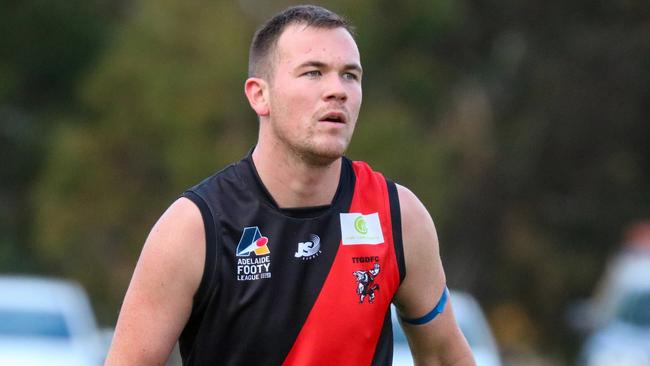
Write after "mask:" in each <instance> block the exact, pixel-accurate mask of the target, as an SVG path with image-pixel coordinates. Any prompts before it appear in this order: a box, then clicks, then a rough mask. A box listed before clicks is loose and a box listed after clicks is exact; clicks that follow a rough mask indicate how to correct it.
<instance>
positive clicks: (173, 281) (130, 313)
mask: <svg viewBox="0 0 650 366" xmlns="http://www.w3.org/2000/svg"><path fill="white" fill-rule="evenodd" d="M204 260H205V233H204V229H203V224H202V219H201V214H200V212H199V210H198V208H197V207H196V206H195V205H194V204H193V203H192V202H191V201H189V200H187V199H185V198H181V199H179V200H178V201H176V202H175V203H174V204H172V206H171V207H170V208H169V209H168V210H167V211H166V212H165V213H164V214H163V215H162V217H161V218H160V220H159V221H158V222H157V223H156V225H154V227H153V229H152V230H151V233H150V234H149V236H148V238H147V240H146V242H145V245H144V247H143V249H142V253H141V254H140V258H139V259H138V263H137V265H136V269H135V271H134V273H133V277H132V279H131V283H130V285H129V288H128V290H127V293H126V296H125V298H124V303H123V304H122V309H121V311H120V316H119V319H118V322H117V326H116V329H115V336H114V341H113V345H112V346H111V351H110V353H109V357H108V361H107V364H113V362H114V364H122V363H123V362H127V363H129V364H131V363H137V364H153V365H156V364H164V363H165V361H166V359H167V358H168V356H169V353H170V352H171V350H172V348H173V346H174V344H175V343H176V340H177V339H178V337H179V335H180V332H181V331H182V329H183V327H184V326H185V323H186V322H187V319H188V318H189V315H190V312H191V310H192V302H193V297H194V293H195V292H196V290H197V288H198V286H199V283H200V281H201V276H202V273H203V267H204Z"/></svg>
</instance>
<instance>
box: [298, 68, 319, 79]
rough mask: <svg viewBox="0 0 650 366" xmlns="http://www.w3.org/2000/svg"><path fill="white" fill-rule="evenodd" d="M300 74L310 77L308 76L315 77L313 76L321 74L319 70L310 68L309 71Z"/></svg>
mask: <svg viewBox="0 0 650 366" xmlns="http://www.w3.org/2000/svg"><path fill="white" fill-rule="evenodd" d="M302 75H303V76H307V77H310V78H315V77H319V76H321V72H320V71H319V70H310V71H307V72H306V73H304V74H302Z"/></svg>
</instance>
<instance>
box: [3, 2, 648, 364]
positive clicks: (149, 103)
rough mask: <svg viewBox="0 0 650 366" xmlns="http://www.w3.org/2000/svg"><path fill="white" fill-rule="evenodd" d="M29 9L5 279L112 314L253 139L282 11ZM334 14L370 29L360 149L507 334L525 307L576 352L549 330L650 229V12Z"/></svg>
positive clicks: (438, 8) (457, 283) (11, 23)
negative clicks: (409, 193)
mask: <svg viewBox="0 0 650 366" xmlns="http://www.w3.org/2000/svg"><path fill="white" fill-rule="evenodd" d="M20 4H21V5H16V4H3V5H2V10H3V11H2V12H0V14H2V20H6V21H4V22H0V24H1V25H0V26H1V27H3V28H2V30H3V32H0V34H2V36H1V38H0V41H1V42H2V43H1V44H3V46H6V47H0V49H2V50H4V51H2V52H4V53H3V54H2V58H0V60H2V61H0V81H2V82H1V83H0V84H1V85H0V103H1V104H0V127H1V130H0V132H1V133H2V135H1V136H0V138H2V152H3V157H4V156H8V157H9V159H7V162H6V167H8V169H5V170H4V171H3V173H2V174H3V175H2V185H0V197H2V199H3V204H2V207H0V215H2V216H1V217H2V218H3V220H2V226H1V227H0V228H1V229H2V231H1V232H2V235H1V236H0V244H1V245H2V246H1V248H2V250H1V251H0V254H2V258H7V259H6V260H5V259H2V260H0V266H1V267H0V268H2V269H4V270H15V269H19V270H20V269H21V268H20V267H21V265H16V263H17V262H20V263H28V264H27V266H26V267H25V266H22V269H23V270H30V269H31V268H34V267H36V266H44V268H46V269H47V270H48V271H51V272H53V273H58V274H62V275H67V276H73V277H75V278H78V279H80V280H81V281H82V282H83V283H84V284H85V285H86V286H87V287H88V288H89V289H91V290H92V292H93V296H94V298H95V299H96V304H97V305H98V306H99V310H100V312H101V315H102V319H103V320H104V321H105V322H112V321H114V319H115V316H116V314H117V310H118V307H119V305H118V304H119V301H120V300H121V298H122V296H123V293H124V291H125V289H126V286H127V284H128V279H129V278H130V275H131V273H132V270H133V266H134V264H135V261H136V259H137V255H138V253H139V251H140V249H141V246H142V242H143V240H144V238H145V237H146V234H147V230H148V229H149V228H150V227H151V226H152V224H153V223H154V221H155V220H156V218H157V217H158V216H159V215H160V213H161V212H162V211H163V210H164V209H165V207H166V206H168V205H169V204H170V203H171V202H172V201H173V200H174V199H175V198H176V197H177V196H178V195H179V194H180V193H181V192H182V191H183V190H184V189H186V188H187V187H189V186H191V185H192V184H194V183H196V182H198V181H199V180H200V179H202V178H203V177H205V176H207V175H209V174H210V173H211V172H213V171H214V170H217V169H220V168H221V167H223V166H224V165H225V164H227V163H228V162H230V161H233V160H236V159H238V158H239V157H240V156H242V155H244V154H245V153H246V151H247V150H248V149H249V148H250V147H251V146H252V145H253V144H254V141H255V136H256V131H257V121H256V119H255V116H254V114H253V112H252V111H251V110H250V108H249V107H248V105H247V103H246V101H245V98H244V96H243V90H242V86H243V82H244V80H245V77H246V62H247V48H248V43H249V40H250V37H251V36H252V33H253V31H254V29H255V27H256V26H257V24H258V23H259V22H261V21H262V20H263V19H265V18H266V17H268V16H269V15H270V14H272V13H274V12H275V11H277V10H279V9H281V8H282V7H284V6H285V5H288V4H289V2H288V1H283V2H263V4H262V3H258V2H254V1H250V0H239V1H238V2H230V1H207V0H203V1H195V2H191V3H188V2H182V1H173V0H165V1H153V0H141V1H137V2H136V1H134V2H132V3H130V2H129V3H127V2H122V3H109V2H106V3H104V2H102V1H99V0H96V1H95V2H87V1H86V2H84V1H72V2H66V3H65V4H68V5H61V4H55V3H51V2H44V1H31V2H23V3H20ZM62 4H63V3H62ZM109 4H112V5H109ZM115 4H118V5H115ZM322 4H323V5H325V6H327V7H331V8H332V9H333V10H335V11H339V12H341V13H343V14H345V15H347V16H348V17H349V18H350V19H351V20H352V22H353V23H354V24H355V25H356V26H357V28H358V30H357V40H358V44H359V47H360V50H361V53H362V62H363V66H364V106H363V108H362V112H361V116H360V120H359V124H358V128H357V132H356V134H355V138H354V141H353V144H352V146H351V149H350V152H349V155H350V156H351V157H352V158H354V159H361V160H367V161H369V162H370V163H371V164H372V165H373V166H374V167H376V168H378V169H379V170H381V171H383V172H384V173H385V174H386V175H387V176H389V177H391V178H393V179H395V180H396V181H398V182H400V183H402V184H404V185H406V186H408V187H409V188H411V189H412V190H413V191H414V192H415V193H416V194H417V195H418V196H419V197H420V198H421V199H422V200H423V202H424V203H425V204H426V205H427V206H428V207H429V209H430V211H431V213H432V215H433V216H434V219H435V221H436V223H437V226H438V230H439V236H440V238H441V251H442V255H443V261H444V263H445V266H446V270H447V274H448V280H449V283H450V285H452V286H454V287H462V288H465V289H469V290H471V291H472V292H474V293H476V294H477V295H478V296H479V298H480V299H481V300H482V302H483V303H484V304H486V305H487V307H488V310H490V313H491V314H492V315H493V316H492V321H493V324H494V325H495V326H496V330H497V332H499V329H501V328H500V327H504V324H505V322H506V321H507V319H504V317H503V316H501V315H500V314H508V313H510V314H511V313H513V312H512V311H511V312H507V311H503V309H510V308H511V307H512V304H515V305H516V310H515V312H517V314H520V315H521V316H522V317H523V318H525V321H522V323H526V322H528V321H529V322H530V324H533V325H534V327H535V331H534V332H532V333H531V334H533V336H532V338H531V339H528V341H530V342H532V343H537V344H538V345H542V346H545V347H547V349H551V350H555V351H558V350H561V351H563V350H562V347H563V345H565V344H570V343H567V342H566V341H567V340H570V339H569V335H568V334H567V333H566V332H561V333H560V335H559V336H558V335H557V329H558V327H562V325H559V324H557V322H556V321H554V320H556V319H560V318H562V313H563V311H564V306H565V305H566V304H567V303H568V302H569V301H571V300H573V299H575V298H577V297H582V296H585V295H587V294H588V293H589V291H590V289H591V286H592V284H593V282H594V280H595V279H596V278H597V276H598V274H599V273H600V271H601V269H602V263H603V262H604V260H605V259H606V256H607V254H608V253H610V252H612V251H614V250H615V246H614V245H615V244H616V242H617V240H618V235H619V232H620V229H621V227H622V226H623V225H624V224H625V223H626V222H628V221H630V220H632V219H635V218H638V217H644V216H650V212H649V211H650V202H648V197H650V194H648V188H647V187H650V181H649V180H650V171H648V169H647V167H648V166H650V144H648V143H647V141H648V140H650V124H648V123H647V116H648V115H649V113H648V112H650V111H648V106H649V105H650V100H649V99H650V89H648V85H650V73H648V72H647V71H648V69H649V66H650V64H648V60H650V57H648V56H650V44H649V43H648V40H650V34H649V29H648V27H647V24H648V22H647V20H648V15H649V14H650V8H649V7H648V5H647V3H644V2H615V1H602V2H583V1H575V2H560V1H551V2H544V3H534V2H522V3H514V2H506V1H503V0H465V1H451V0H435V1H418V0H410V1H404V2H388V1H383V0H382V1H369V0H363V1H356V2H343V1H329V2H322ZM4 10H6V11H4ZM8 14H18V15H20V16H15V17H12V16H11V15H8ZM114 23H115V25H113V24H114ZM7 50H11V52H8V51H7ZM3 159H4V158H3ZM36 177H38V179H37V178H36ZM5 202H6V203H5ZM22 240H25V241H27V242H29V243H26V244H27V248H33V249H24V248H23V247H22V246H21V245H19V244H18V243H19V242H20V241H22ZM29 263H31V264H29ZM522 314H523V315H522ZM526 317H527V318H526ZM532 327H533V326H528V328H532ZM506 346H508V345H506Z"/></svg>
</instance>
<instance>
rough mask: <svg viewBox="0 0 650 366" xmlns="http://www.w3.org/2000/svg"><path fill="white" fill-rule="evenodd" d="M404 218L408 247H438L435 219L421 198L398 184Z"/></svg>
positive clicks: (402, 216) (402, 217)
mask: <svg viewBox="0 0 650 366" xmlns="http://www.w3.org/2000/svg"><path fill="white" fill-rule="evenodd" d="M396 186H397V195H398V198H399V204H400V213H401V219H402V232H403V236H404V241H405V244H408V246H407V247H406V248H405V250H407V249H414V248H413V247H414V246H417V247H418V248H419V247H420V246H422V245H424V246H425V247H426V248H429V249H435V250H436V251H437V249H438V236H437V233H436V228H435V225H434V223H433V219H432V218H431V215H430V214H429V211H427V209H426V207H425V206H424V204H423V203H422V201H420V199H419V198H418V197H417V196H416V195H415V194H414V193H413V192H411V190H409V189H408V188H406V187H404V186H402V185H399V184H396Z"/></svg>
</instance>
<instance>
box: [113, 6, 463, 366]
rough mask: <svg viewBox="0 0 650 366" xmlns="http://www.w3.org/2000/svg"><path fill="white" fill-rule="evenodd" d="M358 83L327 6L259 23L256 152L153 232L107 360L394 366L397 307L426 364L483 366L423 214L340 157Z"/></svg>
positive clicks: (350, 53) (353, 51)
mask: <svg viewBox="0 0 650 366" xmlns="http://www.w3.org/2000/svg"><path fill="white" fill-rule="evenodd" d="M361 78H362V68H361V62H360V56H359V51H358V49H357V46H356V43H355V41H354V39H353V37H352V35H351V32H350V28H349V26H348V25H347V23H346V22H345V21H344V20H343V19H341V18H340V17H339V16H338V15H336V14H334V13H332V12H330V11H328V10H326V9H323V8H320V7H315V6H298V7H293V8H289V9H287V10H285V11H284V12H282V13H280V14H278V15H276V16H275V17H274V18H272V19H271V20H270V21H269V22H267V23H266V24H265V25H264V26H263V27H262V28H260V30H258V32H257V33H256V34H255V37H254V39H253V43H252V45H251V52H250V60H249V78H248V79H247V80H246V83H245V94H246V97H247V98H248V101H249V102H250V105H251V107H252V109H253V110H254V111H255V113H256V114H257V115H258V117H259V123H260V128H259V136H258V142H257V145H256V146H255V147H254V149H253V150H252V152H251V153H250V154H249V155H248V156H247V157H246V158H244V159H243V160H241V161H239V162H237V163H235V164H233V165H230V166H229V167H226V168H225V169H224V170H222V171H221V172H219V173H217V174H215V175H214V176H212V177H210V178H208V179H206V180H205V181H203V182H202V183H200V184H199V185H197V186H196V187H194V188H192V189H190V190H189V191H187V192H186V193H185V194H184V195H183V197H182V198H180V199H178V200H177V201H176V202H175V203H174V204H172V205H171V207H170V208H169V209H168V210H167V211H166V212H165V213H164V214H163V215H162V217H161V218H160V220H159V221H158V222H157V223H156V225H155V226H154V228H153V229H152V231H151V233H150V235H149V237H148V239H147V241H146V243H145V245H144V248H143V250H142V254H141V256H140V259H139V261H138V264H137V267H136V270H135V272H134V275H133V279H132V281H131V284H130V286H129V289H128V291H127V294H126V297H125V299H124V304H123V306H122V310H121V313H120V317H119V320H118V323H117V327H116V330H115V337H114V341H113V345H112V348H111V350H110V352H109V355H108V359H107V364H108V365H161V364H163V363H164V362H165V360H166V359H167V357H168V356H169V353H170V351H171V349H172V347H173V346H174V344H175V342H176V341H177V340H179V343H180V349H181V355H182V358H183V361H184V364H188V365H189V364H191V365H215V364H224V365H259V364H263V365H279V364H287V365H314V364H317V365H370V364H373V365H389V364H390V363H391V358H392V339H391V334H392V333H391V325H390V324H391V322H390V303H391V301H392V302H394V303H395V304H396V306H397V307H398V309H399V312H400V315H401V317H402V319H404V320H405V322H407V323H409V324H406V325H405V326H404V328H405V333H406V334H407V336H408V339H409V343H410V346H411V350H412V354H413V357H414V359H415V361H416V363H417V364H421V365H473V364H474V361H473V359H472V355H471V352H470V350H469V347H468V345H467V343H466V341H465V339H464V338H463V336H462V334H461V333H460V331H459V329H458V326H457V324H456V321H455V319H454V316H453V312H452V308H451V306H450V305H447V306H445V299H446V294H447V291H446V287H445V276H444V272H443V269H442V264H441V262H440V257H439V254H438V242H437V236H436V232H435V228H434V225H433V221H432V220H431V218H430V216H429V214H428V213H427V211H426V209H425V208H424V206H423V205H422V204H421V203H420V201H419V200H418V199H417V198H416V197H415V196H414V195H413V194H412V193H411V192H410V191H409V190H407V189H406V188H404V187H401V186H397V185H396V184H394V183H392V182H390V181H387V180H386V179H384V178H383V177H382V176H381V175H380V174H379V173H376V172H373V171H372V170H371V169H370V167H369V166H368V165H367V164H365V163H361V162H351V161H350V160H348V159H347V158H345V157H343V153H344V151H345V150H346V148H347V146H348V144H349V142H350V138H351V137H352V132H353V130H354V126H355V123H356V120H357V116H358V113H359V108H360V106H361ZM358 273H369V274H370V275H371V277H372V281H371V280H370V279H368V280H367V281H366V280H364V278H365V277H363V276H359V275H358ZM369 277H370V276H369ZM362 282H363V283H362ZM360 286H361V287H363V291H362V292H363V293H359V288H360ZM366 287H367V288H366ZM365 295H367V296H368V299H369V300H366V301H363V300H364V296H365ZM360 300H361V301H360ZM438 313H440V314H438ZM411 323H412V324H411Z"/></svg>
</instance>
